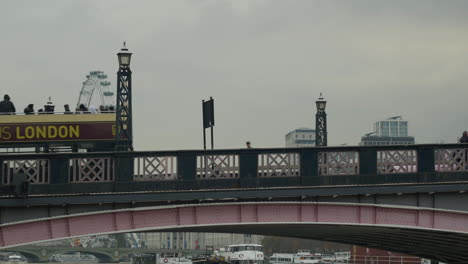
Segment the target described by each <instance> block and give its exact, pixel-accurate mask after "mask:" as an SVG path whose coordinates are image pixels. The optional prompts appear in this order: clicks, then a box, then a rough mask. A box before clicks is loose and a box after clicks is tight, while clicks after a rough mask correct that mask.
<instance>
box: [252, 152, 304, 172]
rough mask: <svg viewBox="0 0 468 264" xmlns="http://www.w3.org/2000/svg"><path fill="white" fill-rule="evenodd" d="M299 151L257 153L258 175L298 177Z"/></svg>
mask: <svg viewBox="0 0 468 264" xmlns="http://www.w3.org/2000/svg"><path fill="white" fill-rule="evenodd" d="M300 168H301V167H300V158H299V153H266V154H259V155H258V176H259V177H264V178H272V177H298V176H300V171H301V169H300Z"/></svg>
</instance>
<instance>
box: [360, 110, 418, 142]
mask: <svg viewBox="0 0 468 264" xmlns="http://www.w3.org/2000/svg"><path fill="white" fill-rule="evenodd" d="M410 144H414V137H410V136H408V121H405V120H403V119H402V117H401V116H394V117H390V118H388V119H386V120H381V121H377V122H375V123H374V132H371V133H368V134H366V135H364V136H362V137H361V142H360V143H359V145H361V146H375V145H410Z"/></svg>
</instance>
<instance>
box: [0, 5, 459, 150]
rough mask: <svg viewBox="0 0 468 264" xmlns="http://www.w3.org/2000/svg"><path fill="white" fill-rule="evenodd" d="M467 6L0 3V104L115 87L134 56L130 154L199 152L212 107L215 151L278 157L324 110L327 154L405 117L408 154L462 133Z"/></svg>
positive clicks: (67, 99) (61, 100)
mask: <svg viewBox="0 0 468 264" xmlns="http://www.w3.org/2000/svg"><path fill="white" fill-rule="evenodd" d="M466 14H468V1H463V0H459V1H456V0H452V1H436V0H434V1H431V0H425V1H416V0H414V1H407V0H404V1H375V0H369V1H348V0H342V1H330V0H323V1H311V0H310V1H309V0H303V1H300V0H297V1H296V0H295V1H292V0H291V1H286V0H281V1H280V0H277V1H267V0H257V1H255V0H232V1H227V0H226V1H223V0H186V1H182V0H167V1H154V0H151V1H118V0H107V1H104V0H101V1H83V0H80V1H71V0H68V1H67V0H60V1H24V0H19V1H16V0H15V1H13V0H11V1H8V0H7V1H2V3H1V8H0V32H1V39H0V48H1V52H0V75H1V79H2V85H1V87H0V93H9V94H10V95H11V97H12V100H13V101H14V103H15V104H16V106H17V109H19V110H22V109H23V108H24V107H25V106H26V105H27V104H28V103H34V104H35V105H36V109H37V108H39V107H38V106H40V105H43V104H44V103H45V102H46V100H47V97H48V96H52V97H53V100H54V102H55V103H56V104H57V105H58V110H61V109H62V108H61V106H62V105H63V104H65V103H69V104H73V105H74V104H76V102H77V100H78V95H79V91H80V89H81V83H82V82H83V81H84V80H85V75H86V74H87V73H88V72H89V71H91V70H96V69H99V70H103V71H104V72H106V73H107V74H108V75H109V76H110V77H111V81H112V85H113V86H115V79H116V77H115V73H116V71H117V67H118V66H117V57H116V55H115V54H116V53H117V52H118V50H119V49H120V48H121V45H122V44H121V43H122V41H123V40H125V41H127V43H128V47H129V48H130V49H131V51H132V52H133V53H134V56H133V60H132V71H133V89H134V90H133V95H134V97H133V99H134V101H133V103H134V120H135V121H134V131H135V132H134V134H135V144H136V148H137V149H138V150H159V149H192V148H201V147H202V132H201V100H202V99H208V98H209V96H213V97H214V98H215V111H216V113H215V117H216V127H215V143H216V147H217V148H239V147H243V145H244V142H245V141H246V140H250V141H252V142H253V145H254V147H281V146H284V135H285V134H286V133H287V132H289V131H290V130H292V129H295V128H298V127H304V126H305V127H313V126H314V120H315V119H314V118H315V100H316V99H317V97H318V95H319V93H320V92H323V93H324V96H325V98H326V99H327V101H328V106H327V113H328V126H329V145H340V144H343V143H347V144H348V145H355V144H357V143H358V142H359V140H360V137H361V136H362V135H363V134H365V133H368V132H370V131H372V126H373V122H375V121H377V120H379V119H383V118H387V117H390V116H394V115H403V117H404V118H405V119H407V120H408V121H409V122H410V124H409V126H410V127H409V129H410V134H411V135H414V136H415V137H416V141H417V142H418V143H432V142H440V141H441V140H443V141H445V142H454V141H455V140H456V139H457V137H458V136H460V135H461V132H462V131H463V130H468V122H467V121H468V114H467V104H466V101H467V97H468V89H467V85H468V74H467V72H468V67H467V66H468V34H467V32H468V16H467V15H466Z"/></svg>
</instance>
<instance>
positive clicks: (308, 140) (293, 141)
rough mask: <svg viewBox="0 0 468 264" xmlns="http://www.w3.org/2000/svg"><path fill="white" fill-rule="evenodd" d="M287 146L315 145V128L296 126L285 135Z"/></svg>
mask: <svg viewBox="0 0 468 264" xmlns="http://www.w3.org/2000/svg"><path fill="white" fill-rule="evenodd" d="M285 141H286V147H287V148H302V147H315V130H314V129H311V128H306V127H303V128H298V129H295V130H293V131H291V132H289V133H288V134H286V136H285Z"/></svg>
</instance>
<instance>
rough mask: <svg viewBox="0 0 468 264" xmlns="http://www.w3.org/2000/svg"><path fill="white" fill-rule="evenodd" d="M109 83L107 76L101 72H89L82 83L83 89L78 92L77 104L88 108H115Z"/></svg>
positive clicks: (113, 95)
mask: <svg viewBox="0 0 468 264" xmlns="http://www.w3.org/2000/svg"><path fill="white" fill-rule="evenodd" d="M110 85H111V83H110V82H109V81H108V80H107V75H106V74H104V72H103V71H91V72H90V73H89V74H88V75H86V81H84V82H83V87H82V88H81V91H80V96H79V98H78V103H77V104H76V107H77V108H79V106H80V105H81V104H83V105H84V106H86V107H87V108H89V106H91V105H93V106H96V107H99V106H101V105H102V106H104V108H105V109H110V108H113V107H114V106H115V93H114V91H112V90H111V86H110Z"/></svg>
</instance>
